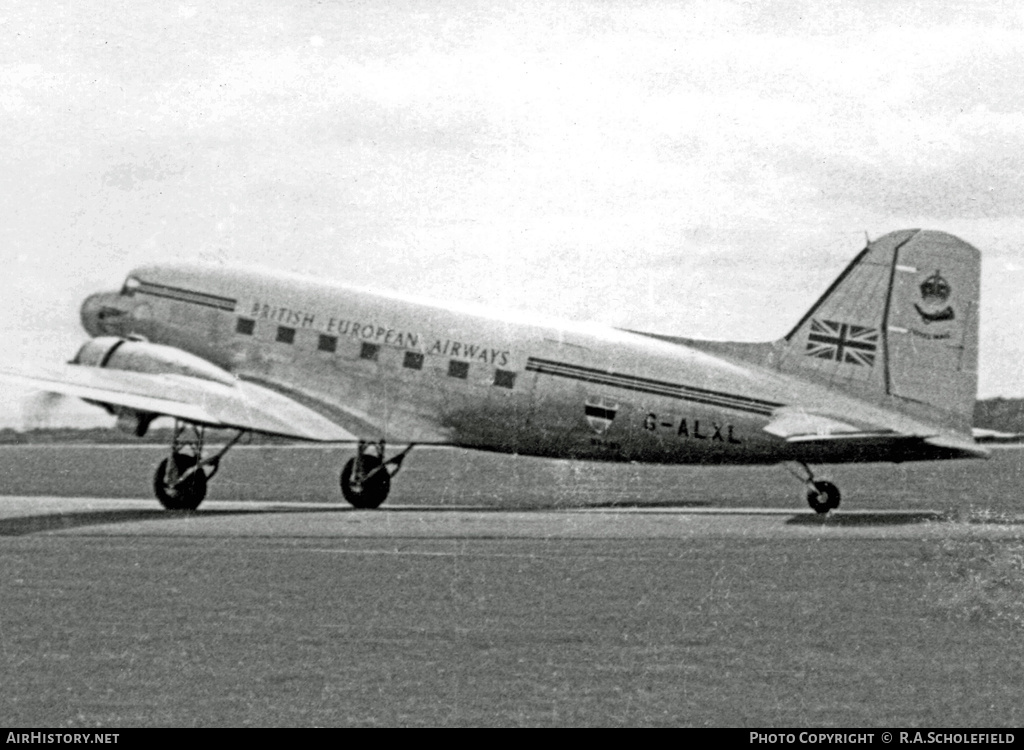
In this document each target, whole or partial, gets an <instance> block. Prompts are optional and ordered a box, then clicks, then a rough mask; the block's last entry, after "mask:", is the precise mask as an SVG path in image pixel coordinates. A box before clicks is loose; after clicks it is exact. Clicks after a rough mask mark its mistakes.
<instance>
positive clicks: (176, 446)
mask: <svg viewBox="0 0 1024 750" xmlns="http://www.w3.org/2000/svg"><path fill="white" fill-rule="evenodd" d="M189 428H191V431H192V434H191V435H186V430H187V429H189ZM244 434H245V432H244V431H242V430H239V432H238V434H237V435H235V437H233V438H232V439H231V440H230V441H228V443H227V444H226V445H225V446H224V447H223V448H221V449H220V451H218V452H217V453H216V454H215V455H213V456H210V457H209V458H203V442H204V439H205V437H206V428H205V427H202V426H200V425H186V424H184V423H182V422H179V421H177V420H175V422H174V437H173V439H172V440H171V455H170V456H168V457H167V458H165V459H164V460H163V461H161V462H160V465H159V466H158V467H157V469H156V473H155V474H154V475H153V491H154V492H155V493H156V497H157V499H158V500H159V501H160V504H161V505H163V506H164V507H165V508H167V509H168V510H195V509H196V508H198V507H199V504H200V503H201V502H203V498H205V497H206V485H207V482H208V481H209V480H210V479H212V478H213V475H214V474H216V473H217V469H219V468H220V460H221V458H222V457H223V456H224V454H225V453H227V452H228V451H229V450H230V449H231V448H232V447H233V446H234V445H235V443H237V442H238V441H239V440H241V439H242V436H243V435H244Z"/></svg>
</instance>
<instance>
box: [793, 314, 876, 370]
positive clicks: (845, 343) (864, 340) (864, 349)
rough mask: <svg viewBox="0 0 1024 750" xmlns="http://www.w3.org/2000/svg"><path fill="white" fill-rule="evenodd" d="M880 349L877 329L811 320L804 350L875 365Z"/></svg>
mask: <svg viewBox="0 0 1024 750" xmlns="http://www.w3.org/2000/svg"><path fill="white" fill-rule="evenodd" d="M877 350H878V329H877V328H865V327H864V326H855V325H850V324H849V323H837V322H836V321H834V320H813V319H812V320H811V330H810V331H809V332H808V334H807V349H806V350H805V352H804V353H805V354H806V355H807V356H809V357H819V358H820V359H831V360H835V361H837V362H845V363H847V364H851V365H862V366H865V367H874V364H875V353H876V352H877Z"/></svg>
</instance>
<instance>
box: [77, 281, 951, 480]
mask: <svg viewBox="0 0 1024 750" xmlns="http://www.w3.org/2000/svg"><path fill="white" fill-rule="evenodd" d="M82 319H83V324H84V325H85V327H86V329H87V330H88V331H89V333H90V334H92V335H94V336H96V335H118V336H133V335H134V336H141V337H144V338H146V339H148V340H150V341H152V342H154V343H160V344H165V345H169V346H173V347H177V348H180V349H182V350H184V351H187V352H191V353H193V354H196V355H198V356H200V357H203V358H205V359H207V360H209V361H211V362H213V363H215V364H217V365H218V366H220V367H223V368H224V369H226V370H227V371H229V372H231V373H234V374H235V375H237V376H238V377H239V378H241V379H243V380H248V381H252V382H255V383H258V384H261V385H264V386H268V387H270V388H273V389H275V390H278V391H280V392H281V393H283V394H285V395H288V396H289V397H291V398H294V399H295V400H297V401H299V402H300V403H302V404H305V405H307V406H311V407H312V408H314V409H315V410H316V411H318V412H319V413H321V414H323V415H325V416H327V417H328V418H330V419H332V420H333V421H335V422H336V423H337V424H339V425H341V426H343V427H344V428H345V429H347V430H349V431H350V432H352V433H353V434H355V435H358V436H359V437H360V438H362V439H366V440H386V441H388V442H393V443H410V442H412V443H418V444H422V443H433V444H449V445H457V446H462V447H467V448H476V449H484V450H495V451H505V452H510V453H519V454H526V455H539V456H551V457H565V458H577V459H592V460H615V461H645V462H660V463H761V462H773V463H774V462H777V461H780V460H787V459H794V460H803V461H822V462H830V461H847V460H860V461H863V460H897V459H896V458H894V457H893V454H892V445H891V443H885V444H881V443H880V444H878V445H873V444H872V443H871V442H870V441H865V442H864V443H863V444H861V445H860V446H859V448H858V450H857V451H851V450H850V448H849V446H843V447H842V448H838V447H837V448H835V449H834V448H833V447H832V446H831V445H828V444H825V445H814V446H806V445H804V446H791V445H789V444H787V443H786V442H785V441H784V440H782V439H780V438H778V437H776V436H774V435H771V434H768V433H766V432H765V431H764V429H763V428H764V427H765V425H766V424H768V422H769V420H770V417H771V415H772V413H773V412H774V411H776V410H777V409H779V408H782V407H785V406H791V405H799V406H800V407H802V408H810V409H813V408H814V407H815V405H818V404H820V405H823V406H824V405H827V406H828V407H829V408H830V409H832V410H835V409H836V407H837V404H838V405H839V406H840V407H841V406H842V402H843V401H849V402H850V407H851V409H856V410H859V411H860V412H861V413H864V412H865V411H868V412H870V411H871V410H872V409H873V408H874V407H873V406H872V405H871V404H868V403H866V402H864V401H862V400H859V399H855V398H852V397H850V396H847V395H845V394H842V393H838V392H837V391H835V390H832V389H829V388H826V387H824V386H822V385H820V384H816V383H812V382H807V381H802V380H799V379H797V378H793V377H791V376H786V375H782V374H780V373H779V372H777V371H775V370H773V369H771V368H770V367H766V366H759V365H757V364H752V363H750V362H745V361H742V360H740V359H737V358H731V357H727V356H718V355H713V354H711V353H708V352H705V351H701V350H699V349H697V348H693V347H689V346H684V345H680V344H677V343H671V342H666V341H661V340H657V339H654V338H651V337H648V336H645V335H641V334H635V333H630V332H625V331H620V330H616V329H611V328H603V327H599V326H593V325H585V324H578V323H568V322H565V323H563V322H557V321H554V322H553V321H545V320H542V319H537V318H533V317H531V316H526V315H516V314H505V315H495V314H492V313H490V312H487V311H482V310H479V309H472V308H467V307H463V306H457V305H440V304H435V303H428V302H423V301H416V300H411V299H406V298H403V297H398V296H393V295H383V294H376V293H370V292H366V291H361V290H356V289H351V288H346V287H344V286H340V285H336V284H331V283H325V282H318V281H315V280H310V279H302V278H299V277H291V276H282V275H280V274H272V273H266V272H257V271H250V270H244V271H243V270H237V269H235V270H229V269H222V268H210V267H199V268H195V267H186V266H179V265H154V266H147V267H143V268H139V269H137V270H135V271H133V272H132V274H131V276H130V277H129V282H128V283H127V284H126V286H125V288H124V289H123V290H122V291H121V293H113V294H102V295H94V296H93V297H91V298H89V300H87V301H86V303H85V305H84V306H83V311H82ZM915 457H917V456H914V455H912V454H908V453H906V452H905V451H904V452H901V453H900V454H899V456H898V459H899V460H906V459H908V458H915ZM919 457H920V458H930V457H934V456H931V455H924V454H922V455H921V456H919Z"/></svg>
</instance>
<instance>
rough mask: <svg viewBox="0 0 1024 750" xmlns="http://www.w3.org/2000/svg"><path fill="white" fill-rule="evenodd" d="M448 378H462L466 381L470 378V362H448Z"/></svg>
mask: <svg viewBox="0 0 1024 750" xmlns="http://www.w3.org/2000/svg"><path fill="white" fill-rule="evenodd" d="M448 377H450V378H460V379H461V380H465V379H466V378H468V377H469V362H458V361H456V360H454V359H453V360H451V361H449V362H448Z"/></svg>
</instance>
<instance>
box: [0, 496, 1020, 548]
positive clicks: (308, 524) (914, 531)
mask: <svg viewBox="0 0 1024 750" xmlns="http://www.w3.org/2000/svg"><path fill="white" fill-rule="evenodd" d="M40 533H45V534H59V535H88V536H99V535H103V536H120V537H129V538H130V537H139V536H146V537H160V536H166V537H174V536H188V537H212V538H240V537H242V538H246V537H252V538H309V537H330V538H339V539H340V538H367V537H370V538H373V537H378V538H387V539H398V538H413V539H416V538H439V539H513V538H514V539H687V538H691V537H694V536H699V537H708V536H714V537H720V538H722V537H725V538H728V537H741V538H748V539H754V538H756V539H779V540H784V539H793V538H804V539H807V538H816V539H828V538H837V539H838V538H845V539H848V538H885V539H927V538H932V539H934V538H940V537H941V538H948V537H951V536H963V535H978V534H983V535H985V536H992V537H998V536H1011V537H1012V536H1017V535H1020V534H1022V533H1024V526H1022V525H1020V524H1018V523H1002V524H1001V523H983V524H979V523H965V522H954V521H949V520H944V518H943V515H942V514H941V513H940V512H938V511H934V510H915V511H900V510H872V511H865V510H850V511H844V510H839V511H836V512H833V513H830V514H827V515H824V516H822V515H818V514H816V513H814V512H812V511H810V510H807V511H797V512H794V511H792V510H783V509H770V508H726V509H714V508H693V507H677V508H673V507H667V506H665V505H663V504H662V505H659V506H657V507H621V506H616V507H596V508H595V507H581V508H571V509H532V510H497V509H492V508H475V507H459V506H453V505H444V506H436V507H431V506H429V505H384V506H382V507H381V508H379V509H377V510H373V511H359V510H355V509H352V508H350V507H349V506H347V505H345V504H344V503H340V502H339V503H296V502H288V503H273V502H241V501H208V502H206V503H204V504H203V505H202V506H201V507H200V509H199V510H198V511H195V512H168V511H165V510H163V509H161V508H160V507H159V506H158V505H157V503H156V502H155V501H153V500H146V499H138V500H109V499H100V498H66V497H61V498H56V497H0V536H21V535H25V534H40Z"/></svg>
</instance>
